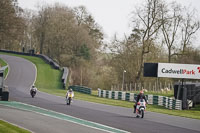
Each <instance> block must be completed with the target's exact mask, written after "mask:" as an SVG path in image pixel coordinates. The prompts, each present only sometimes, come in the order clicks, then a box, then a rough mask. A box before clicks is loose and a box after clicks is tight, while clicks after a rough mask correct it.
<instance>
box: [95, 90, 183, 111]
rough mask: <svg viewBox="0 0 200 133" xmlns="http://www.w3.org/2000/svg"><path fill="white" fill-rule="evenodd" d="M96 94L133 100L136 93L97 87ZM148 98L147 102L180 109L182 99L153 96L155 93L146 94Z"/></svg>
mask: <svg viewBox="0 0 200 133" xmlns="http://www.w3.org/2000/svg"><path fill="white" fill-rule="evenodd" d="M98 96H99V97H104V98H110V99H116V100H124V101H131V102H133V101H135V99H136V97H137V94H135V93H127V92H121V91H108V90H101V89H98ZM146 97H147V99H148V104H152V105H159V106H164V107H165V108H168V109H176V110H182V101H181V100H177V99H173V98H169V97H165V96H155V95H146Z"/></svg>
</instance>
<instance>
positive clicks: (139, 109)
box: [136, 99, 146, 118]
mask: <svg viewBox="0 0 200 133" xmlns="http://www.w3.org/2000/svg"><path fill="white" fill-rule="evenodd" d="M145 110H146V102H145V100H144V99H140V100H139V102H138V103H137V106H136V117H137V118H143V117H144V112H145Z"/></svg>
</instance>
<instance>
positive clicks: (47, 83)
mask: <svg viewBox="0 0 200 133" xmlns="http://www.w3.org/2000/svg"><path fill="white" fill-rule="evenodd" d="M9 55H14V54H9ZM14 56H19V57H22V58H25V59H27V60H30V61H31V62H33V63H34V64H35V65H36V67H37V74H38V75H37V80H36V86H37V87H38V89H39V90H40V91H43V92H47V93H50V94H54V95H58V96H63V97H64V96H65V93H66V90H63V89H62V84H61V82H60V79H61V71H59V70H55V69H52V68H51V67H50V65H48V64H46V63H45V62H44V61H43V60H42V59H40V58H37V57H31V56H22V55H14ZM145 94H146V93H145ZM154 95H156V94H154ZM169 95H172V94H170V93H169V94H167V96H169ZM75 99H79V100H84V101H89V102H95V103H101V104H108V105H113V106H120V107H127V108H133V103H132V102H128V101H121V100H113V99H107V98H100V97H98V96H97V91H93V94H92V95H87V94H82V93H79V92H75ZM147 110H148V111H152V112H158V113H164V114H169V115H176V116H182V117H188V118H194V119H200V106H197V107H196V108H194V109H191V110H169V109H166V108H165V107H162V106H156V105H148V107H147Z"/></svg>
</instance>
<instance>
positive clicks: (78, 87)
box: [68, 85, 92, 94]
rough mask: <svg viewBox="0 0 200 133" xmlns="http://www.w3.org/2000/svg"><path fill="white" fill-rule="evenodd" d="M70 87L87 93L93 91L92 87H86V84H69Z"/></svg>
mask: <svg viewBox="0 0 200 133" xmlns="http://www.w3.org/2000/svg"><path fill="white" fill-rule="evenodd" d="M68 89H72V90H73V91H78V92H81V93H85V94H91V93H92V89H91V88H88V87H84V86H78V85H73V86H69V87H68Z"/></svg>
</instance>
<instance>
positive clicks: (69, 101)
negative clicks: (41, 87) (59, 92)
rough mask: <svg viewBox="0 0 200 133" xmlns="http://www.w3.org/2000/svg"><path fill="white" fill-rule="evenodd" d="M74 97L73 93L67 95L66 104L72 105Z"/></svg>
mask: <svg viewBox="0 0 200 133" xmlns="http://www.w3.org/2000/svg"><path fill="white" fill-rule="evenodd" d="M72 98H73V94H72V93H71V94H70V93H69V94H68V96H67V97H66V104H67V105H70V104H71V102H72Z"/></svg>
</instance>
